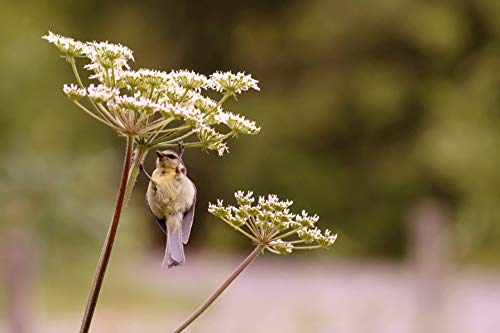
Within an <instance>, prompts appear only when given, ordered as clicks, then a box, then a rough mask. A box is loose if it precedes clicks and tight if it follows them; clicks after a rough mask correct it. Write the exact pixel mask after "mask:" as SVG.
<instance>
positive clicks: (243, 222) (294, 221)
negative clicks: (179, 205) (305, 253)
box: [173, 191, 337, 333]
mask: <svg viewBox="0 0 500 333" xmlns="http://www.w3.org/2000/svg"><path fill="white" fill-rule="evenodd" d="M234 197H235V198H236V202H237V206H230V205H228V206H225V205H224V203H223V202H222V200H217V204H210V205H209V208H208V211H209V212H210V213H211V214H212V215H214V216H216V217H217V218H219V219H221V220H222V221H224V222H226V223H227V224H229V225H230V226H231V227H232V228H234V229H235V230H237V231H239V232H240V233H242V234H243V235H245V236H246V237H248V238H249V239H251V240H252V242H253V243H254V244H255V249H254V250H253V251H252V253H250V254H249V255H248V257H246V258H245V260H243V261H242V262H241V263H240V264H239V265H238V267H237V268H236V269H235V270H234V271H233V273H231V274H230V275H229V276H228V277H227V278H226V280H224V282H223V283H222V284H221V285H220V286H219V287H218V288H217V289H216V290H215V291H214V293H213V294H212V295H211V296H210V297H209V298H208V299H207V300H206V301H205V302H204V303H203V304H202V305H201V306H200V307H199V308H198V309H197V310H196V311H195V312H193V314H192V315H191V316H189V317H188V318H187V319H186V320H185V321H184V322H183V323H182V324H180V325H179V326H178V327H177V328H176V329H175V330H174V331H173V332H174V333H180V332H182V331H184V330H185V329H186V328H187V327H188V326H189V325H191V323H192V322H193V321H195V320H196V319H197V318H198V317H199V316H200V315H201V314H202V313H203V312H204V311H205V310H206V309H208V307H210V305H212V304H213V303H214V301H215V300H216V299H217V298H218V297H219V296H220V295H221V294H222V293H223V292H224V290H225V289H226V288H227V287H228V286H229V285H230V284H231V283H232V282H233V281H234V280H235V279H236V278H237V277H238V275H240V274H241V272H243V270H244V269H245V268H246V267H248V265H250V263H252V262H253V261H254V260H255V259H256V258H257V257H258V256H259V254H260V253H262V252H263V251H265V250H267V251H269V252H271V253H274V254H290V253H292V251H294V250H308V249H317V248H330V247H332V246H333V244H334V243H335V240H336V238H337V235H333V234H332V233H331V232H330V231H329V230H326V231H325V232H324V233H322V232H321V231H320V230H319V229H318V228H316V227H314V224H315V223H316V222H317V221H318V216H317V215H314V216H309V215H308V214H307V213H306V212H304V211H303V212H302V213H301V214H300V215H297V214H293V213H291V212H290V211H289V210H288V208H289V207H290V206H291V205H292V202H291V201H289V200H280V199H279V198H278V196H276V195H268V196H267V197H259V199H258V200H257V203H256V204H255V201H256V200H255V197H254V196H253V192H246V193H245V192H243V191H238V192H236V193H235V194H234ZM304 243H305V244H304Z"/></svg>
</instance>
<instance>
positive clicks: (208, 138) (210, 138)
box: [196, 124, 229, 156]
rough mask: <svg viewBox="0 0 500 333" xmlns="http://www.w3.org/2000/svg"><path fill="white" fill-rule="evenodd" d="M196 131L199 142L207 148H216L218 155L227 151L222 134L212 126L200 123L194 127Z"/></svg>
mask: <svg viewBox="0 0 500 333" xmlns="http://www.w3.org/2000/svg"><path fill="white" fill-rule="evenodd" d="M196 133H197V134H198V138H199V139H200V142H201V144H202V145H203V146H204V147H205V148H207V149H210V150H216V151H217V153H218V154H219V156H222V155H224V153H225V152H228V151H229V148H228V146H227V144H226V143H225V142H224V136H223V135H222V134H220V133H219V132H217V131H216V130H214V129H213V128H212V127H210V126H207V125H203V124H202V125H200V126H198V127H197V128H196Z"/></svg>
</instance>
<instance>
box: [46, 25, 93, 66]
mask: <svg viewBox="0 0 500 333" xmlns="http://www.w3.org/2000/svg"><path fill="white" fill-rule="evenodd" d="M42 38H43V39H45V40H47V41H48V42H49V43H51V44H54V45H55V46H56V47H57V48H58V49H59V51H61V53H62V54H63V55H64V56H65V57H66V59H67V60H69V59H70V58H76V57H82V56H84V54H85V53H86V52H87V49H88V46H87V45H86V44H85V43H82V42H79V41H76V40H74V39H73V38H69V37H64V36H59V35H57V34H55V33H53V32H52V31H49V33H48V34H47V35H45V36H43V37H42Z"/></svg>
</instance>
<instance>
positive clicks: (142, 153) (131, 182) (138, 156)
mask: <svg viewBox="0 0 500 333" xmlns="http://www.w3.org/2000/svg"><path fill="white" fill-rule="evenodd" d="M147 154H148V148H147V147H145V146H142V145H138V144H137V145H136V148H135V151H134V159H133V161H132V166H131V167H130V174H129V177H128V181H127V189H126V190H125V198H124V200H123V201H124V203H125V204H127V203H128V201H129V200H130V196H131V195H132V191H133V189H134V187H135V183H136V182H137V176H139V170H140V169H139V168H140V166H141V163H142V162H143V161H144V159H145V158H146V155H147Z"/></svg>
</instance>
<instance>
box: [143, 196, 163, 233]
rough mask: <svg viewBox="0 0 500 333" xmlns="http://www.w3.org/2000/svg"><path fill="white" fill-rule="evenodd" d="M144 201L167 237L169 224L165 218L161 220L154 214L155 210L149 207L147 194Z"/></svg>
mask: <svg viewBox="0 0 500 333" xmlns="http://www.w3.org/2000/svg"><path fill="white" fill-rule="evenodd" d="M144 199H145V200H146V206H148V208H149V211H150V212H151V214H153V216H154V217H155V220H156V223H158V226H159V227H160V229H161V231H163V233H164V234H165V235H166V234H167V224H166V220H165V218H162V219H159V218H158V217H156V215H155V213H153V210H152V209H151V206H150V205H149V201H148V195H147V194H146V196H145V197H144Z"/></svg>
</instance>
